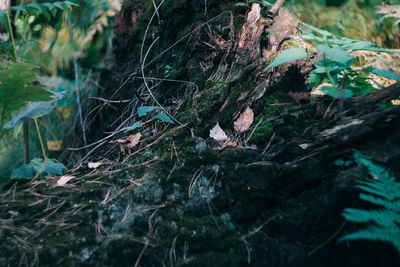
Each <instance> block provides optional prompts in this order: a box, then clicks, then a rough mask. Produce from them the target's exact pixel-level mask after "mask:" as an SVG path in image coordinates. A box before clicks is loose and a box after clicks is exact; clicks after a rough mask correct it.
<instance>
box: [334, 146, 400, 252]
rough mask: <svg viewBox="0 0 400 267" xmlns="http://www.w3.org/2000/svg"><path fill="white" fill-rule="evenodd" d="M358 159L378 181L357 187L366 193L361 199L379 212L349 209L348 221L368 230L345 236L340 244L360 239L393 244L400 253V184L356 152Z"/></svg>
mask: <svg viewBox="0 0 400 267" xmlns="http://www.w3.org/2000/svg"><path fill="white" fill-rule="evenodd" d="M354 157H355V160H356V162H357V163H358V164H360V165H364V166H365V167H367V169H368V171H369V174H370V175H371V176H372V177H373V178H374V179H365V180H363V181H360V182H359V184H358V185H357V187H358V188H359V189H361V190H362V191H363V193H361V194H360V199H362V200H364V201H366V202H369V203H372V204H374V205H376V206H379V209H374V210H363V209H345V210H344V212H343V214H342V215H343V217H344V218H345V219H346V220H347V221H350V222H354V223H363V224H366V227H365V228H364V229H362V230H359V231H356V232H354V233H351V234H347V235H345V236H343V237H342V238H340V239H339V242H343V241H346V240H358V239H364V240H374V241H383V242H389V243H391V244H392V245H393V246H394V247H395V248H396V249H397V250H398V252H399V253H400V183H399V182H397V181H396V179H395V178H394V177H393V176H391V175H390V173H389V172H388V171H387V170H385V169H384V168H382V167H380V166H378V165H375V164H374V163H373V162H372V161H371V160H370V159H369V158H367V157H366V156H364V155H362V154H360V153H356V154H355V155H354Z"/></svg>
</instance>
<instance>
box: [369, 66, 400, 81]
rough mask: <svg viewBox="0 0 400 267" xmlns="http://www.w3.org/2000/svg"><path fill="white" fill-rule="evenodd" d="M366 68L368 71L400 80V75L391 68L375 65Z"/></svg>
mask: <svg viewBox="0 0 400 267" xmlns="http://www.w3.org/2000/svg"><path fill="white" fill-rule="evenodd" d="M365 70H366V71H368V72H372V73H373V74H376V75H379V76H382V77H385V78H388V79H392V80H396V81H400V77H399V76H397V75H396V74H395V73H393V72H392V71H390V70H383V69H377V68H373V67H368V68H366V69H365Z"/></svg>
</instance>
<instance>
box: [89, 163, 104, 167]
mask: <svg viewBox="0 0 400 267" xmlns="http://www.w3.org/2000/svg"><path fill="white" fill-rule="evenodd" d="M101 165H103V163H101V162H89V163H88V167H89V169H97V168H98V167H100V166H101Z"/></svg>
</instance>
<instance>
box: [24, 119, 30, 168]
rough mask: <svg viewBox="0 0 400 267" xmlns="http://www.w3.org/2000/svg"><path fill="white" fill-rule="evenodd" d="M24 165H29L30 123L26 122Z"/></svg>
mask: <svg viewBox="0 0 400 267" xmlns="http://www.w3.org/2000/svg"><path fill="white" fill-rule="evenodd" d="M23 127H24V128H23V131H24V164H25V165H28V164H29V122H27V121H26V122H24V126H23Z"/></svg>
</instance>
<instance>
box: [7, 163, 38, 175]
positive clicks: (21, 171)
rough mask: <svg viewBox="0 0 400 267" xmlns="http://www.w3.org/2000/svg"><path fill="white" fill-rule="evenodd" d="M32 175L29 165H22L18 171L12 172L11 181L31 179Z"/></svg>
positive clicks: (31, 168) (32, 171)
mask: <svg viewBox="0 0 400 267" xmlns="http://www.w3.org/2000/svg"><path fill="white" fill-rule="evenodd" d="M33 174H34V170H33V167H32V165H31V164H28V165H22V166H21V167H19V168H18V169H15V170H13V171H12V173H11V179H16V178H24V179H32V178H33Z"/></svg>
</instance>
